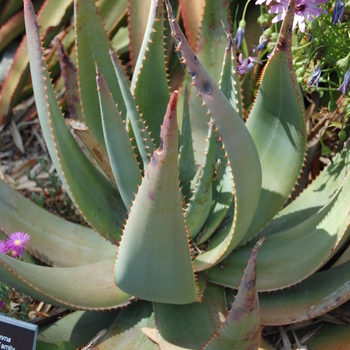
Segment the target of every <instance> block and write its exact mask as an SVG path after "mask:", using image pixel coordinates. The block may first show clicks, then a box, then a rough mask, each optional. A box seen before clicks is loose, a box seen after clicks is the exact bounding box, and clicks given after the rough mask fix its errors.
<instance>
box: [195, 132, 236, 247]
mask: <svg viewBox="0 0 350 350" xmlns="http://www.w3.org/2000/svg"><path fill="white" fill-rule="evenodd" d="M215 158H216V162H215V165H214V176H213V196H212V198H213V199H212V203H211V208H210V211H209V214H208V218H207V221H206V222H205V225H204V228H203V230H202V231H201V232H200V234H199V235H198V236H197V238H196V244H198V245H201V244H203V243H205V242H206V241H207V240H208V239H209V238H210V237H211V235H212V234H213V233H214V232H215V231H216V229H217V228H218V227H219V226H220V224H221V223H225V225H226V224H229V223H230V222H229V221H227V219H229V217H230V216H231V217H233V211H232V213H230V214H228V211H229V209H230V206H232V204H231V203H232V200H233V193H232V188H233V186H234V182H233V178H232V173H231V167H230V162H229V161H228V159H227V155H226V152H225V149H224V148H223V145H222V141H221V137H220V136H217V140H216V149H215ZM231 214H232V215H231ZM224 219H225V221H223V220H224Z"/></svg>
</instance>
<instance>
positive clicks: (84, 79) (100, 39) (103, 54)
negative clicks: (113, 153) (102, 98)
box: [74, 0, 126, 147]
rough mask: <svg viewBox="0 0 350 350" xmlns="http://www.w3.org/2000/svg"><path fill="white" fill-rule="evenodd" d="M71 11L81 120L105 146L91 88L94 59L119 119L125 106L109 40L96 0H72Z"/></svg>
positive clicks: (94, 95)
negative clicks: (111, 55) (104, 80)
mask: <svg viewBox="0 0 350 350" xmlns="http://www.w3.org/2000/svg"><path fill="white" fill-rule="evenodd" d="M74 15H75V31H76V32H75V35H76V38H75V42H76V50H77V67H78V81H79V89H80V98H81V103H82V109H83V114H84V121H85V123H86V125H87V126H88V128H89V129H90V130H91V132H92V133H93V134H94V136H95V137H96V139H97V140H98V141H99V143H100V144H101V146H103V147H104V138H103V132H102V122H101V117H100V106H99V102H98V95H97V91H96V89H94V88H92V87H93V86H95V87H96V76H95V63H96V64H97V65H98V67H99V68H100V70H101V73H102V74H103V76H104V77H105V79H106V81H107V84H108V87H109V89H110V91H111V93H112V95H113V98H114V101H116V102H117V103H118V108H119V111H120V112H121V113H122V119H125V116H126V107H125V103H124V100H123V98H122V94H121V92H120V87H119V84H118V81H117V79H116V75H115V72H114V68H113V65H112V62H111V59H110V57H109V54H108V50H109V49H111V44H110V42H109V40H108V37H107V34H106V32H105V29H104V27H103V24H102V21H101V19H100V17H99V15H98V13H97V9H96V6H95V1H94V0H75V2H74Z"/></svg>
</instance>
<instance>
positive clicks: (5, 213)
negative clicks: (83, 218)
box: [0, 180, 116, 267]
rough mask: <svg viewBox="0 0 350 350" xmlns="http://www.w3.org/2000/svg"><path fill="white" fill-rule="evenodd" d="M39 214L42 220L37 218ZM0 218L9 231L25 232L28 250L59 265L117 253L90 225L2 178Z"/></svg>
mask: <svg viewBox="0 0 350 350" xmlns="http://www.w3.org/2000/svg"><path fill="white" fill-rule="evenodd" d="M38 218H40V222H38ZM0 222H1V227H2V229H3V230H4V231H5V232H7V233H8V234H10V233H12V232H16V231H17V232H23V231H24V232H26V233H28V234H29V235H30V240H29V242H28V244H27V245H26V247H27V250H28V251H29V252H30V253H31V254H32V255H34V256H35V257H36V258H38V259H40V260H41V261H43V262H45V263H46V264H48V265H51V266H56V267H74V266H82V265H87V264H93V263H97V262H99V261H100V260H101V259H102V260H103V259H104V258H105V257H106V256H110V255H111V254H114V252H115V251H116V246H113V245H112V244H110V243H109V242H108V241H106V240H105V239H104V238H102V237H101V236H100V235H99V234H97V233H96V232H94V230H92V229H91V228H87V227H84V226H82V225H77V224H73V223H71V222H69V221H66V220H64V219H61V218H59V217H57V216H56V215H53V214H51V213H49V212H48V211H46V210H44V209H42V208H40V207H39V206H37V205H36V204H34V203H32V202H30V201H29V200H28V199H26V198H24V197H23V196H22V195H21V194H19V193H18V192H16V191H15V190H13V189H12V188H11V187H10V186H8V185H7V184H6V183H5V182H3V181H2V180H0Z"/></svg>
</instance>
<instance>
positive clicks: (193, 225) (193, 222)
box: [185, 120, 216, 239]
mask: <svg viewBox="0 0 350 350" xmlns="http://www.w3.org/2000/svg"><path fill="white" fill-rule="evenodd" d="M213 128H214V123H213V121H212V120H211V121H210V122H209V132H208V138H207V139H208V140H207V148H206V151H205V163H204V164H203V165H202V166H200V167H199V168H198V171H197V173H196V176H195V177H194V179H193V181H192V183H191V186H190V192H192V193H189V194H188V197H190V200H189V202H188V204H187V207H186V210H185V217H186V224H187V229H188V232H189V235H190V237H191V238H192V239H194V238H195V237H196V236H197V234H198V232H199V231H200V229H201V228H202V227H203V225H204V223H205V221H206V219H207V217H208V213H209V211H210V207H211V202H212V192H213V191H212V180H213V174H214V161H215V141H216V133H215V131H214V130H213Z"/></svg>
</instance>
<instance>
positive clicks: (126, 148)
mask: <svg viewBox="0 0 350 350" xmlns="http://www.w3.org/2000/svg"><path fill="white" fill-rule="evenodd" d="M96 69H97V76H96V84H97V89H98V96H99V100H100V107H101V118H102V127H103V133H104V138H105V143H106V147H107V152H108V157H109V161H110V164H111V166H112V170H113V175H114V178H115V181H116V183H117V186H118V189H119V192H120V195H121V197H122V199H123V202H124V205H125V207H126V208H129V207H130V205H131V201H132V200H133V199H134V197H135V193H137V188H138V186H139V185H140V184H141V173H140V169H139V165H138V163H137V160H136V157H135V154H134V150H133V148H132V146H131V143H130V140H129V136H128V134H127V131H126V129H125V125H124V123H123V121H122V119H121V116H120V114H119V111H118V107H117V106H116V104H115V102H114V100H113V96H112V94H111V93H110V91H109V89H108V86H107V83H106V80H105V79H104V76H103V75H102V74H101V73H100V72H99V70H98V68H97V67H96Z"/></svg>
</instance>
